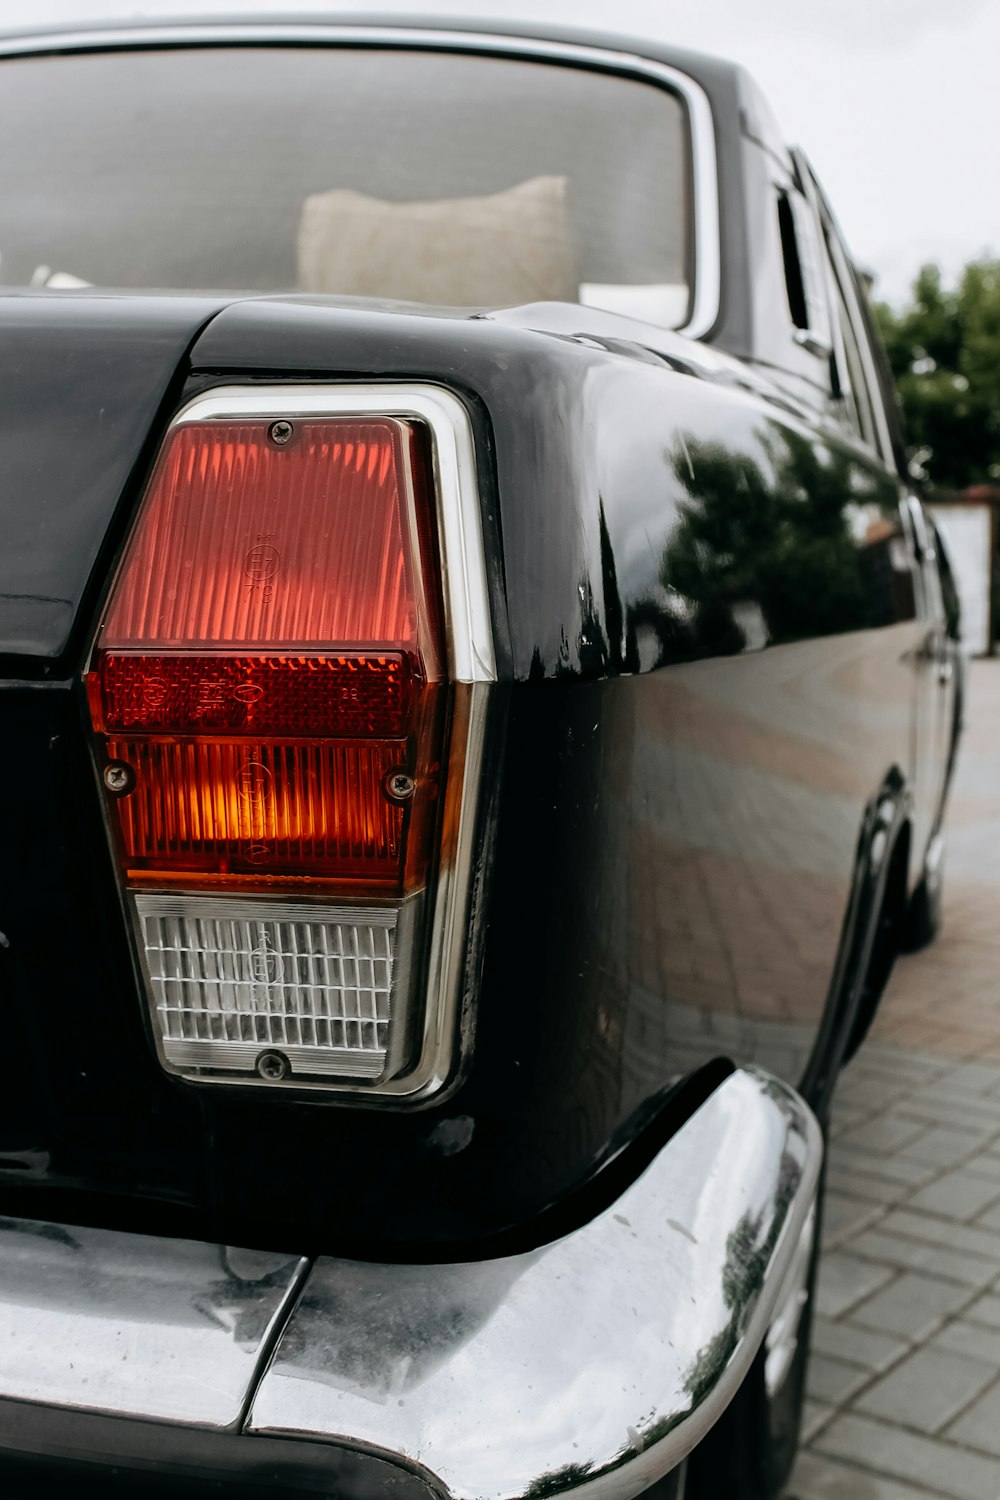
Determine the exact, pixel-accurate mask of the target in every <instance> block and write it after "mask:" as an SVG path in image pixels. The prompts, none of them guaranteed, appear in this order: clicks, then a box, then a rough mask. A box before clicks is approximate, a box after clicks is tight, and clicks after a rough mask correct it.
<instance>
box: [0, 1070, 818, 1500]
mask: <svg viewBox="0 0 1000 1500" xmlns="http://www.w3.org/2000/svg"><path fill="white" fill-rule="evenodd" d="M821 1154H822V1144H821V1136H820V1132H819V1127H818V1126H817V1124H816V1122H815V1120H814V1119H813V1117H812V1115H811V1114H810V1112H809V1110H808V1109H807V1108H806V1106H805V1105H804V1104H803V1103H802V1101H801V1100H800V1099H799V1098H798V1096H797V1095H795V1094H794V1093H793V1092H792V1091H791V1090H789V1089H788V1088H786V1087H785V1086H784V1085H783V1084H780V1083H778V1082H776V1081H775V1080H774V1079H771V1078H769V1077H767V1076H766V1075H764V1074H761V1073H756V1072H750V1071H737V1072H735V1073H733V1074H732V1075H731V1076H730V1077H729V1078H728V1079H727V1080H726V1081H725V1082H724V1083H723V1084H722V1085H721V1086H720V1087H719V1088H718V1089H717V1090H716V1091H715V1093H714V1094H712V1095H711V1097H710V1098H709V1099H708V1100H707V1101H706V1102H705V1103H704V1105H702V1107H701V1108H700V1109H698V1110H697V1111H696V1112H695V1114H694V1115H693V1116H692V1117H691V1119H690V1120H688V1121H687V1123H686V1124H685V1125H684V1126H683V1127H682V1129H680V1130H679V1131H678V1132H677V1134H676V1135H674V1136H673V1137H672V1138H671V1140H670V1141H669V1142H668V1143H667V1145H666V1146H664V1147H663V1149H662V1150H661V1151H660V1152H659V1154H658V1155H657V1156H656V1157H655V1158H654V1160H653V1161H652V1162H651V1163H650V1165H649V1166H648V1167H647V1168H646V1170H645V1171H644V1172H642V1174H641V1175H640V1176H639V1177H638V1178H637V1179H636V1181H635V1182H634V1183H633V1184H632V1185H631V1186H630V1187H629V1188H628V1189H627V1190H626V1191H625V1192H624V1193H623V1194H622V1195H621V1197H619V1198H618V1199H617V1201H616V1202H614V1203H613V1204H612V1205H611V1206H610V1207H609V1208H607V1209H606V1210H605V1211H604V1212H603V1213H601V1214H599V1215H598V1216H597V1217H596V1218H594V1219H592V1220H591V1221H590V1222H589V1223H588V1224H585V1225H584V1226H583V1227H582V1228H580V1229H578V1230H576V1231H575V1232H574V1233H572V1234H569V1235H567V1236H566V1237H565V1238H563V1239H560V1240H557V1241H555V1242H553V1243H551V1244H548V1245H545V1246H544V1247H542V1248H540V1249H537V1250H533V1251H530V1252H528V1253H526V1254H522V1255H514V1256H508V1257H505V1258H503V1259H498V1260H488V1261H475V1262H464V1263H457V1264H452V1265H381V1264H368V1263H361V1262H356V1261H345V1260H334V1259H330V1258H326V1257H321V1258H320V1259H319V1260H318V1261H316V1262H315V1263H312V1264H310V1263H308V1262H306V1261H304V1260H301V1259H299V1258H296V1257H282V1256H276V1255H262V1254H259V1253H250V1252H246V1251H237V1250H229V1249H223V1248H221V1247H215V1246H207V1245H201V1244H193V1243H190V1242H182V1241H174V1240H158V1239H150V1238H146V1237H143V1236H138V1235H127V1234H118V1233H109V1232H105V1231H100V1230H86V1229H70V1228H66V1227H63V1226H55V1225H46V1224H38V1223H34V1222H29V1221H23V1220H7V1221H4V1222H2V1223H0V1307H2V1318H0V1325H2V1328H3V1335H4V1336H3V1337H2V1338H0V1455H2V1454H5V1453H6V1454H8V1455H10V1454H15V1453H16V1454H21V1455H25V1454H28V1453H47V1454H52V1453H53V1452H55V1451H56V1449H59V1451H61V1452H63V1453H66V1454H69V1453H72V1456H73V1457H74V1458H76V1459H88V1458H89V1459H90V1460H92V1461H95V1462H96V1461H103V1462H104V1463H114V1462H119V1463H121V1464H125V1465H128V1464H130V1463H131V1462H133V1461H134V1460H133V1458H132V1457H130V1453H131V1449H132V1448H134V1446H135V1441H136V1432H137V1430H143V1431H145V1432H146V1433H147V1434H149V1433H152V1432H154V1431H159V1430H160V1427H161V1424H169V1430H170V1431H171V1432H172V1433H173V1441H174V1443H177V1442H180V1441H182V1436H183V1432H184V1430H185V1429H189V1430H190V1431H191V1433H192V1436H194V1435H195V1434H197V1435H198V1443H200V1444H201V1445H202V1446H203V1447H204V1446H205V1444H206V1443H208V1442H209V1440H210V1435H211V1434H215V1436H216V1438H217V1439H220V1440H221V1439H222V1438H225V1444H224V1446H225V1448H226V1450H227V1451H228V1452H229V1453H230V1454H231V1455H232V1457H231V1458H230V1459H229V1460H221V1459H220V1463H229V1464H230V1465H232V1466H235V1467H239V1465H240V1464H241V1463H242V1462H243V1460H244V1457H245V1458H246V1459H247V1460H248V1461H251V1462H252V1460H253V1456H255V1455H263V1454H264V1451H265V1449H266V1450H267V1451H268V1452H269V1453H270V1452H271V1451H272V1450H275V1449H277V1450H280V1452H281V1453H283V1454H287V1453H288V1452H291V1451H294V1453H295V1454H296V1455H297V1456H298V1457H297V1462H299V1463H304V1464H305V1466H306V1468H308V1467H309V1465H310V1463H312V1464H313V1465H314V1466H315V1467H316V1468H317V1473H318V1472H319V1470H320V1469H323V1471H324V1472H329V1462H330V1459H331V1458H333V1457H334V1454H333V1453H331V1448H332V1449H333V1450H336V1452H337V1453H339V1454H340V1456H341V1459H342V1460H347V1459H348V1458H349V1457H350V1456H351V1455H354V1456H355V1458H356V1459H361V1457H362V1455H365V1456H366V1457H365V1461H366V1462H368V1463H369V1464H370V1466H371V1467H370V1469H369V1470H368V1471H367V1472H368V1478H367V1479H366V1480H364V1481H363V1482H361V1481H360V1480H358V1481H357V1482H358V1483H361V1489H362V1490H363V1491H365V1492H367V1491H369V1489H370V1488H371V1486H372V1485H374V1490H375V1492H381V1493H385V1490H386V1488H387V1487H395V1481H393V1482H392V1484H391V1485H389V1484H388V1482H387V1481H386V1478H385V1474H386V1473H388V1474H394V1475H395V1476H397V1479H398V1481H399V1482H400V1483H401V1485H402V1487H404V1488H405V1487H408V1486H407V1480H406V1478H405V1477H404V1473H403V1472H401V1471H408V1475H409V1480H410V1482H413V1483H415V1484H416V1485H417V1486H418V1487H419V1488H420V1489H421V1490H422V1491H424V1493H426V1491H425V1485H429V1486H431V1487H432V1488H433V1489H435V1490H437V1491H439V1492H443V1493H444V1494H445V1495H448V1496H451V1497H454V1500H512V1497H519V1496H520V1497H527V1496H532V1497H537V1496H541V1495H543V1494H545V1495H548V1494H557V1493H560V1492H562V1491H568V1490H586V1491H587V1492H588V1494H589V1495H593V1496H595V1497H598V1496H599V1497H600V1500H605V1497H606V1500H628V1497H630V1496H633V1495H635V1494H637V1493H638V1492H639V1491H640V1490H642V1489H644V1488H646V1487H647V1486H648V1485H649V1484H651V1483H653V1482H654V1481H655V1480H656V1479H658V1478H660V1477H661V1476H663V1475H664V1474H667V1473H669V1472H670V1470H671V1469H673V1468H675V1467H676V1466H677V1465H678V1464H679V1463H680V1462H681V1461H682V1460H683V1458H684V1457H685V1456H686V1454H687V1453H689V1452H690V1450H691V1449H692V1448H693V1447H694V1446H695V1444H696V1443H697V1442H699V1441H700V1439H701V1438H702V1437H703V1435H704V1434H705V1433H706V1432H707V1431H708V1429H709V1428H710V1427H711V1426H712V1424H713V1423H714V1422H715V1420H716V1419H717V1417H718V1416H719V1414H720V1413H721V1412H722V1410H723V1409H724V1408H725V1406H726V1405H727V1403H728V1402H729V1400H730V1399H731V1397H732V1396H733V1394H734V1393H735V1391H736V1390H737V1388H738V1386H739V1384H740V1382H741V1381H742V1379H743V1377H744V1375H745V1374H746V1371H747V1369H748V1368H749V1365H750V1363H751V1361H752V1359H753V1357H754V1355H755V1353H756V1351H757V1349H758V1348H759V1346H760V1344H761V1342H762V1340H763V1337H764V1334H765V1331H766V1329H767V1326H768V1323H769V1321H770V1318H771V1314H772V1311H773V1309H774V1305H775V1302H776V1299H777V1297H778V1295H779V1292H780V1290H781V1285H782V1282H783V1280H784V1277H785V1273H786V1270H787V1268H788V1265H789V1263H790V1260H791V1258H792V1256H793V1255H794V1252H795V1247H796V1245H797V1244H798V1242H799V1240H800V1237H801V1232H802V1227H803V1224H804V1223H805V1221H806V1217H807V1215H808V1213H809V1211H810V1208H811V1206H812V1204H813V1201H814V1198H815V1192H816V1183H817V1180H818V1175H819V1168H820V1161H821ZM15 1403H16V1404H18V1406H20V1404H22V1403H31V1405H30V1407H23V1410H24V1411H30V1413H31V1419H30V1420H27V1419H25V1420H21V1421H19V1422H18V1423H17V1424H16V1425H15V1424H13V1423H12V1418H11V1415H10V1414H11V1413H12V1412H14V1411H15V1410H16V1409H18V1406H15ZM5 1413H6V1414H7V1415H6V1418H5ZM112 1417H113V1418H115V1419H117V1421H112V1420H110V1418H112ZM122 1418H129V1419H131V1420H130V1421H129V1422H128V1423H127V1424H126V1423H125V1422H123V1421H122V1420H121V1419H122ZM150 1424H153V1425H150ZM178 1424H179V1425H178ZM167 1430H168V1428H167V1427H166V1426H164V1427H163V1431H167ZM70 1431H71V1432H72V1434H73V1436H72V1438H69V1437H67V1436H66V1434H67V1433H68V1432H70ZM116 1431H117V1432H119V1433H121V1434H122V1436H121V1438H120V1439H116V1438H115V1437H114V1433H115V1432H116ZM88 1433H89V1434H90V1436H89V1437H88ZM60 1434H62V1436H61V1437H60ZM109 1434H110V1435H109ZM301 1439H307V1440H309V1441H306V1442H302V1441H300V1440H301ZM91 1444H92V1445H93V1451H92V1452H88V1451H87V1450H88V1446H89V1445H91ZM130 1445H131V1446H130ZM148 1446H149V1445H148V1443H147V1448H148ZM193 1446H197V1444H193ZM153 1450H154V1453H155V1442H154V1443H153ZM217 1451H218V1452H219V1453H221V1452H222V1448H221V1447H218V1449H217ZM376 1455H377V1456H378V1457H376ZM163 1458H164V1460H165V1461H166V1462H168V1463H170V1462H173V1460H172V1459H171V1458H170V1456H169V1455H168V1454H167V1453H166V1452H164V1454H163ZM386 1460H388V1461H389V1463H388V1464H387V1463H386V1462H385V1461H386ZM192 1461H193V1460H192ZM376 1470H378V1471H380V1473H379V1475H378V1477H377V1476H376ZM381 1471H385V1472H384V1473H382V1472H381ZM355 1480H357V1475H355ZM338 1487H341V1486H339V1483H338ZM342 1488H343V1491H344V1493H347V1492H348V1491H353V1490H354V1489H355V1485H354V1484H353V1483H347V1484H346V1485H344V1486H342Z"/></svg>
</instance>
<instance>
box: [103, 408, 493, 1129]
mask: <svg viewBox="0 0 1000 1500" xmlns="http://www.w3.org/2000/svg"><path fill="white" fill-rule="evenodd" d="M247 417H262V418H272V419H273V418H279V417H286V418H292V419H294V418H307V417H366V418H378V417H396V418H401V419H403V420H409V421H414V422H418V423H420V424H421V425H422V426H423V427H424V429H425V430H426V431H427V432H428V434H429V436H430V439H431V442H430V448H431V455H432V465H433V488H434V500H435V517H436V521H437V533H438V558H439V564H440V572H441V586H442V595H443V601H444V615H445V638H446V651H447V661H448V681H449V683H450V685H451V689H452V693H453V697H454V701H453V711H452V724H451V731H450V736H449V743H448V749H447V755H448V769H447V775H446V780H445V792H444V805H443V815H442V819H441V829H442V833H441V843H440V846H439V848H438V870H437V877H436V879H435V881H434V884H433V890H432V893H431V894H432V901H431V909H430V913H429V928H428V941H427V946H426V952H427V963H426V971H425V974H424V975H418V976H413V979H412V980H411V981H410V982H407V980H406V978H405V977H404V978H403V980H402V982H401V990H402V991H403V992H404V993H406V994H408V995H411V996H413V997H414V1001H413V1002H411V1003H412V1004H413V1007H414V1010H415V1011H416V1012H417V1015H418V1016H419V1017H420V1019H421V1022H422V1030H421V1032H420V1033H419V1034H418V1035H417V1036H415V1037H414V1045H413V1054H414V1063H413V1066H412V1067H411V1068H410V1069H409V1071H408V1072H406V1073H405V1074H402V1075H401V1076H398V1077H388V1078H383V1079H379V1080H378V1081H376V1082H373V1083H368V1084H365V1083H363V1082H359V1081H357V1080H353V1079H344V1080H338V1079H335V1078H330V1079H324V1080H323V1081H322V1082H318V1081H316V1080H315V1079H299V1078H296V1077H291V1078H289V1079H288V1080H287V1081H282V1082H280V1083H265V1082H263V1081H262V1080H260V1079H258V1078H255V1077H253V1076H250V1075H246V1076H244V1075H237V1076H232V1075H225V1076H222V1075H220V1076H217V1077H216V1076H212V1075H210V1074H207V1073H206V1074H202V1075H200V1076H199V1077H197V1078H192V1077H191V1076H190V1074H187V1073H184V1074H183V1075H181V1076H182V1077H183V1081H184V1082H185V1083H186V1084H189V1085H191V1086H194V1087H200V1086H201V1085H214V1086H219V1085H221V1086H223V1087H226V1088H232V1089H241V1090H246V1089H254V1088H256V1089H268V1090H270V1091H271V1092H272V1093H274V1094H281V1093H288V1092H300V1093H307V1094H310V1095H316V1094H320V1093H321V1094H323V1095H327V1096H331V1097H332V1096H335V1095H336V1096H339V1097H340V1098H341V1099H343V1100H344V1101H345V1102H361V1101H364V1102H365V1103H368V1104H383V1105H387V1104H392V1103H393V1102H395V1103H396V1104H397V1105H403V1104H415V1103H417V1102H419V1101H421V1100H425V1099H431V1098H434V1099H435V1100H437V1098H438V1096H439V1095H440V1094H441V1091H442V1090H443V1089H444V1088H445V1086H446V1085H448V1084H451V1083H453V1082H454V1081H456V1080H457V1078H458V1076H459V1074H460V1064H461V1061H462V1060H463V1058H464V1057H465V1056H467V1054H468V1051H469V1049H470V1047H471V1040H472V1021H473V1017H472V1015H471V1010H470V1008H468V1007H465V1006H464V1005H463V997H464V988H465V983H464V981H465V971H466V958H467V953H468V932H469V923H470V918H471V916H472V888H473V879H472V877H473V871H474V867H475V860H476V851H477V843H476V830H477V822H478V810H479V803H480V793H481V789H482V773H483V761H484V755H485V746H486V726H487V716H488V710H489V700H490V689H491V686H492V684H493V683H495V682H496V679H497V666H496V652H495V648H494V637H493V624H492V618H491V614H490V603H489V585H488V577H487V570H486V554H485V547H484V543H483V528H482V514H481V509H480V497H479V481H478V474H477V468H476V451H475V441H474V438H473V432H472V423H471V420H470V418H469V414H468V412H467V410H466V408H465V406H464V405H463V403H462V402H461V400H460V399H459V398H458V396H456V395H454V394H453V393H452V392H451V391H448V390H446V389H445V388H444V387H439V386H435V385H433V384H431V383H430V382H426V383H424V382H420V381H405V382H400V381H393V382H387V383H386V384H384V385H383V384H381V383H378V382H352V383H343V384H341V383H337V384H333V383H324V384H315V385H297V384H294V383H291V382H289V383H287V384H285V383H282V384H272V385H238V384H235V383H230V384H227V385H221V386H213V387H212V388H211V389H209V390H207V391H205V392H203V393H202V394H201V395H199V396H195V397H194V398H193V399H192V400H191V401H189V402H188V403H187V404H186V405H185V406H183V407H182V408H181V409H180V410H179V411H178V412H177V413H176V414H175V416H174V417H173V419H172V420H171V422H170V423H169V424H168V426H167V429H166V431H165V432H164V434H163V438H162V440H161V447H162V445H163V444H164V443H165V442H166V441H167V440H168V438H169V435H170V434H171V433H172V432H173V431H174V430H175V429H176V428H178V427H180V426H184V425H186V424H187V423H190V422H200V423H205V422H213V421H214V422H225V421H233V420H236V421H240V420H243V419H245V418H247ZM142 889H143V891H144V892H145V893H146V894H150V895H152V894H176V895H183V896H197V895H200V896H204V897H205V898H206V900H209V901H211V900H215V901H218V900H219V899H224V898H223V895H222V892H220V891H210V890H202V891H191V890H188V889H187V888H186V887H182V886H178V887H177V888H176V890H172V891H169V892H162V893H161V892H160V891H159V889H158V888H157V889H156V890H155V891H154V888H153V887H152V886H148V887H146V886H144V887H143V888H142ZM122 893H123V896H124V897H125V899H126V906H127V907H128V908H130V909H131V908H132V907H134V900H132V899H131V898H132V897H134V894H135V891H134V890H133V889H126V888H125V887H124V886H123V887H122ZM232 894H233V896H234V898H235V897H237V896H240V897H241V898H243V897H244V896H245V893H242V892H233V893H232ZM256 899H259V900H260V901H261V903H265V902H267V901H268V900H270V899H275V900H280V902H281V903H282V904H285V903H287V902H289V901H292V902H295V903H296V904H307V903H308V904H311V899H312V898H310V896H308V895H306V894H305V893H304V892H302V891H299V890H293V889H291V888H288V889H286V890H283V891H282V892H281V893H280V895H279V894H278V893H275V894H274V897H273V898H272V897H270V896H268V895H261V896H260V897H258V898H256ZM314 899H315V902H316V903H318V904H319V905H321V906H322V907H323V908H325V909H329V908H332V907H334V906H336V905H337V902H336V897H335V894H331V893H329V892H327V893H325V894H324V895H323V896H319V895H316V897H315V898H314ZM374 904H375V905H379V904H381V905H384V904H385V903H384V900H383V901H382V902H381V903H379V902H376V903H374ZM346 905H349V906H350V907H351V908H352V910H353V909H355V908H357V907H358V902H357V900H353V901H351V902H349V903H346ZM132 925H133V932H134V931H135V928H134V923H133V924H132ZM138 958H139V960H140V963H139V975H140V983H141V984H142V986H143V989H144V990H146V991H147V996H146V998H147V1001H148V1002H149V1003H152V997H151V994H150V993H148V991H149V986H148V984H147V981H146V978H145V970H144V967H143V965H142V962H141V958H142V949H141V945H140V948H139V953H138ZM421 978H424V979H425V985H424V992H423V1005H422V1006H420V1005H419V1004H418V1003H416V997H418V995H419V980H420V979H421ZM414 1019H415V1017H414V1015H412V1014H411V1015H410V1016H409V1017H406V1016H402V1017H400V1020H401V1021H402V1022H403V1023H404V1024H406V1023H407V1022H409V1023H410V1024H412V1022H413V1021H414ZM391 1050H392V1039H391V1036H390V1054H391ZM161 1065H162V1058H161ZM169 1071H170V1072H171V1073H173V1074H174V1075H175V1076H176V1075H177V1071H178V1070H177V1069H175V1068H170V1069H169Z"/></svg>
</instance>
